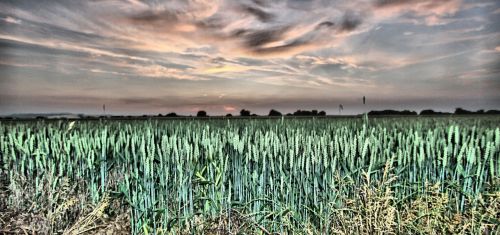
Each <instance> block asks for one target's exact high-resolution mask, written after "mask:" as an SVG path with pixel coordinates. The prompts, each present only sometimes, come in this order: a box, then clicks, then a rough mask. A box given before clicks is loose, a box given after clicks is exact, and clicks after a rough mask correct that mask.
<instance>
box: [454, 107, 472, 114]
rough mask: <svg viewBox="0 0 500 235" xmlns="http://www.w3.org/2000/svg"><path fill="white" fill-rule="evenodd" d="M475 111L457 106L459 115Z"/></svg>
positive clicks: (456, 111)
mask: <svg viewBox="0 0 500 235" xmlns="http://www.w3.org/2000/svg"><path fill="white" fill-rule="evenodd" d="M473 113H474V112H471V111H469V110H465V109H463V108H456V109H455V114H459V115H464V114H473Z"/></svg>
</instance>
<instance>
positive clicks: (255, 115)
mask: <svg viewBox="0 0 500 235" xmlns="http://www.w3.org/2000/svg"><path fill="white" fill-rule="evenodd" d="M250 116H252V117H258V116H259V115H257V114H255V113H252V115H250Z"/></svg>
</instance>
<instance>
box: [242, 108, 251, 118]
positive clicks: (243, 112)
mask: <svg viewBox="0 0 500 235" xmlns="http://www.w3.org/2000/svg"><path fill="white" fill-rule="evenodd" d="M240 116H242V117H248V116H250V110H245V109H242V110H241V111H240Z"/></svg>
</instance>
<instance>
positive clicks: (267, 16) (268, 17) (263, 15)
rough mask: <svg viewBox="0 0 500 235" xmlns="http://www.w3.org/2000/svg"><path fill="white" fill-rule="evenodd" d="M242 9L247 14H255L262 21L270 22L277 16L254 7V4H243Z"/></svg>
mask: <svg viewBox="0 0 500 235" xmlns="http://www.w3.org/2000/svg"><path fill="white" fill-rule="evenodd" d="M241 10H242V11H243V12H245V13H247V14H250V15H253V16H255V17H256V18H257V19H259V20H260V21H262V22H270V21H272V20H273V19H274V18H275V16H274V15H273V14H271V13H268V12H266V11H264V10H262V9H260V8H257V7H253V6H246V5H243V6H241Z"/></svg>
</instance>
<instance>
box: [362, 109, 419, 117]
mask: <svg viewBox="0 0 500 235" xmlns="http://www.w3.org/2000/svg"><path fill="white" fill-rule="evenodd" d="M368 115H371V116H377V115H417V112H415V111H409V110H403V111H397V110H390V109H387V110H382V111H376V110H373V111H370V112H368Z"/></svg>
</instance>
